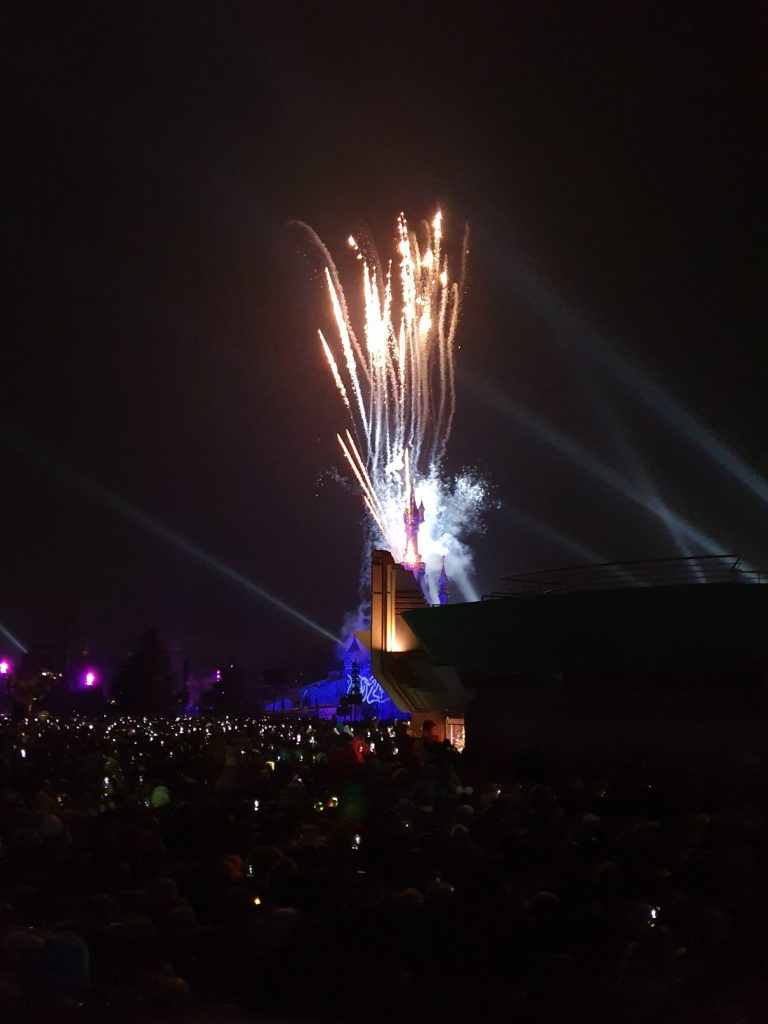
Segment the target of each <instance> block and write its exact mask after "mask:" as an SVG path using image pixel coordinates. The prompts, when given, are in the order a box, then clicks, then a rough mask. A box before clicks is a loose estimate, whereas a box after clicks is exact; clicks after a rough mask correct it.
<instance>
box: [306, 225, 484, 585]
mask: <svg viewBox="0 0 768 1024" xmlns="http://www.w3.org/2000/svg"><path fill="white" fill-rule="evenodd" d="M301 226H302V227H303V228H304V229H305V230H306V231H307V232H308V234H309V236H310V237H311V239H312V241H313V242H314V244H315V245H316V246H317V247H318V249H319V251H320V253H321V254H322V257H323V261H324V263H325V268H324V275H323V277H324V281H325V285H326V287H327V289H328V295H329V298H330V303H331V310H332V313H333V320H334V323H335V328H336V334H337V341H336V343H335V344H332V343H329V342H328V341H327V340H326V336H325V335H324V334H323V333H322V332H319V334H320V340H321V343H322V347H323V352H324V354H325V358H326V360H327V362H328V366H329V369H330V372H331V376H332V378H333V381H334V383H335V385H336V389H337V390H338V392H339V395H340V396H341V398H342V401H343V403H344V405H345V407H346V409H347V410H348V412H349V416H350V419H351V430H347V431H346V432H345V437H342V435H341V434H338V435H337V437H338V442H339V445H340V447H341V450H342V453H343V455H344V458H345V460H346V462H347V463H348V465H349V466H350V468H351V470H352V472H353V474H354V476H355V479H356V480H357V482H358V484H359V486H360V490H361V493H362V496H363V500H364V503H365V507H366V509H367V511H368V513H369V514H370V516H371V520H372V522H373V524H374V526H375V529H376V530H377V531H378V533H379V534H380V535H381V537H380V542H383V543H384V544H386V546H387V547H388V548H389V550H390V551H391V552H392V553H393V555H394V557H395V558H397V559H398V560H399V559H400V558H402V556H403V546H404V540H405V537H404V533H403V510H404V507H405V504H406V501H407V499H408V495H409V492H410V487H411V483H412V484H413V487H414V490H415V493H416V498H417V501H423V503H424V506H425V510H426V512H425V523H424V527H423V528H422V531H421V533H420V534H419V547H420V548H421V555H422V557H423V558H424V560H425V561H426V563H427V576H428V579H429V578H430V577H432V578H433V579H434V578H436V576H437V574H438V573H439V571H440V560H441V558H442V556H444V555H446V556H448V558H449V559H450V560H451V564H452V565H453V567H454V570H455V573H454V575H455V577H456V579H457V581H459V582H460V588H461V590H462V592H463V593H464V595H465V596H466V597H470V598H474V597H476V594H475V593H474V590H473V588H472V585H471V583H470V582H469V576H470V574H471V562H472V559H471V553H470V551H469V549H468V548H467V546H466V544H465V543H464V541H463V540H462V535H463V534H466V533H467V532H469V531H471V530H473V529H477V528H478V527H479V525H480V522H479V521H480V516H481V514H482V508H483V503H484V498H485V489H484V485H483V483H482V481H480V480H479V478H478V477H476V476H474V475H472V474H463V475H462V476H459V477H457V478H456V479H455V480H448V479H447V477H446V476H445V474H444V472H443V468H442V462H443V459H444V457H445V451H446V445H447V442H448V438H449V436H450V432H451V427H452V425H453V418H454V413H455V410H456V394H455V366H454V351H455V339H456V329H457V326H458V321H459V313H460V309H461V294H462V287H463V279H464V273H465V266H466V264H465V258H466V245H467V237H466V235H465V237H464V239H463V251H462V257H461V260H460V272H459V274H458V276H457V277H455V278H454V277H452V274H451V268H450V265H449V259H448V256H447V254H446V252H445V250H444V247H443V220H442V215H441V213H440V212H438V213H437V214H436V215H435V217H434V218H433V220H432V222H431V223H425V224H424V225H423V226H422V229H421V231H420V233H419V235H417V234H416V233H415V232H411V231H410V230H409V227H408V223H407V221H406V218H405V215H404V214H401V215H400V216H399V217H398V219H397V229H396V251H395V257H394V260H391V261H390V262H389V263H388V264H387V265H386V267H384V266H383V265H382V264H381V262H380V260H379V257H378V255H377V253H376V251H375V249H374V248H373V247H372V246H370V245H368V244H367V243H366V242H360V241H358V239H356V238H355V237H353V236H350V238H349V239H348V244H349V248H350V249H351V250H352V252H354V254H355V257H356V259H357V260H359V261H361V262H362V275H361V276H362V323H363V330H362V333H361V334H360V335H359V336H358V335H357V334H356V332H355V329H354V326H353V322H352V319H351V317H350V312H349V304H348V302H347V299H346V297H345V295H344V291H343V289H342V285H341V278H340V276H339V272H338V270H337V268H336V266H335V264H334V262H333V259H332V257H331V254H330V252H329V251H328V249H327V248H326V246H325V245H324V244H323V243H322V241H321V240H320V239H319V237H318V236H317V234H316V233H315V232H314V231H313V230H312V229H311V228H309V227H308V226H307V225H301ZM334 347H335V348H336V353H337V354H334V351H333V348H334Z"/></svg>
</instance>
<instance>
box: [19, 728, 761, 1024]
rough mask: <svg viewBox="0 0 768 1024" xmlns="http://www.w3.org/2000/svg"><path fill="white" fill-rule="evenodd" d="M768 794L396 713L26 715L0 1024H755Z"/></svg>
mask: <svg viewBox="0 0 768 1024" xmlns="http://www.w3.org/2000/svg"><path fill="white" fill-rule="evenodd" d="M767 807H768V805H767V804H766V799H765V789H764V787H762V786H761V784H760V780H756V782H755V785H754V786H753V787H745V786H744V785H743V784H740V785H739V786H738V787H737V786H733V787H731V788H730V789H729V788H728V787H725V788H723V789H722V790H721V791H720V792H718V793H716V794H714V793H710V794H709V795H705V796H703V795H702V794H701V791H700V790H699V791H697V793H696V795H695V796H694V790H693V789H686V787H685V786H682V785H681V784H680V783H679V781H678V780H675V779H667V780H661V779H657V778H654V777H653V775H652V774H649V772H648V770H647V769H646V770H640V769H639V768H634V769H632V770H629V769H627V770H623V771H620V772H618V771H615V770H614V771H613V772H612V773H610V774H605V773H602V772H600V771H599V770H597V769H596V768H594V767H592V768H589V769H586V768H585V770H584V772H583V773H581V774H576V773H571V774H568V775H562V774H559V773H558V771H557V767H556V766H544V765H539V766H538V767H536V768H534V767H533V766H532V765H528V766H527V767H526V768H521V769H520V770H519V771H518V772H517V773H516V774H515V775H514V776H513V775H511V774H509V775H507V776H506V777H503V778H500V777H496V778H489V777H488V776H487V775H486V773H485V772H484V771H483V770H482V768H481V767H479V766H478V765H473V764H469V763H466V761H463V760H462V758H461V757H460V756H459V755H458V754H456V752H455V751H453V750H452V749H451V748H448V747H446V746H443V745H441V744H437V743H429V742H425V741H422V740H421V739H419V740H416V741H413V740H412V739H410V738H409V737H408V736H407V735H406V734H405V732H404V730H402V728H398V730H397V731H396V730H395V729H394V728H387V727H384V726H379V725H370V726H364V727H362V729H361V730H360V740H359V741H353V740H352V739H351V738H350V737H347V736H339V735H338V734H337V733H336V732H335V731H334V730H333V728H332V727H331V726H329V725H327V724H323V723H318V722H313V723H311V724H310V723H309V722H307V721H297V720H295V719H293V720H290V721H289V720H277V719H272V720H270V721H269V722H267V721H266V720H255V719H251V720H239V721H229V722H227V721H224V722H206V721H203V720H200V719H178V720H176V721H149V720H140V719H127V718H123V719H120V720H118V721H116V722H114V723H112V724H109V723H105V722H98V721H95V722H86V721H79V722H75V723H64V722H55V721H50V720H49V721H47V722H34V723H31V722H28V723H22V724H17V725H14V726H6V727H5V732H4V734H3V736H2V746H1V748H0V835H1V837H2V849H1V850H0V856H1V861H2V862H1V864H0V941H2V957H1V958H0V1020H3V1021H15V1020H19V1021H21V1020H41V1021H42V1020H59V1019H61V1020H82V1021H101V1020H107V1021H109V1020H113V1019H114V1020H121V1019H122V1020H130V1021H134V1020H152V1021H154V1020H158V1019H164V1018H176V1019H182V1020H197V1019H201V1020H206V1021H209V1020H213V1021H219V1020H221V1021H226V1020H231V1019H239V1018H241V1017H250V1018H253V1019H256V1020H259V1021H271V1020H287V1021H294V1020H295V1021H299V1020H306V1021H315V1020H339V1021H347V1020H349V1021H372V1020H373V1021H379V1020H381V1021H384V1020H406V1021H409V1020H417V1019H418V1020H439V1021H485V1020H488V1021H495V1020H509V1021H519V1022H523V1024H533V1022H555V1021H557V1022H558V1024H562V1022H566V1021H573V1022H580V1021H585V1022H586V1021H589V1022H592V1021H600V1022H606V1024H608V1022H611V1024H614V1022H616V1024H623V1022H628V1024H629V1022H640V1021H675V1022H680V1024H685V1022H692V1024H693V1022H695V1024H737V1022H744V1024H757V1022H762V1021H765V1020H767V1019H768V814H767V813H766V808H767Z"/></svg>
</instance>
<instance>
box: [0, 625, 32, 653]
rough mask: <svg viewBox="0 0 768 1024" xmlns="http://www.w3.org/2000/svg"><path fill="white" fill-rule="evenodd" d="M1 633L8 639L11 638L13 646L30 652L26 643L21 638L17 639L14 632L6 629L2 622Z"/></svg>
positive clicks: (24, 651)
mask: <svg viewBox="0 0 768 1024" xmlns="http://www.w3.org/2000/svg"><path fill="white" fill-rule="evenodd" d="M0 633H2V634H3V636H4V637H5V638H6V639H7V640H10V641H11V643H12V644H13V646H14V647H16V648H18V650H20V651H21V653H22V654H29V651H28V650H27V648H26V647H25V646H24V644H23V643H22V642H21V641H20V640H17V639H16V637H15V636H14V635H13V633H11V631H10V630H8V629H6V628H5V626H4V625H3V624H2V623H0Z"/></svg>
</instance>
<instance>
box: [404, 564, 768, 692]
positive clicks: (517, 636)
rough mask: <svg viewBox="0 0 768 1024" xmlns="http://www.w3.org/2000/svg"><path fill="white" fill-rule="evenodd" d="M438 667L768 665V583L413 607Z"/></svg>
mask: <svg viewBox="0 0 768 1024" xmlns="http://www.w3.org/2000/svg"><path fill="white" fill-rule="evenodd" d="M404 618H405V620H406V622H407V623H408V626H409V627H410V628H411V629H412V630H413V632H414V633H415V634H416V636H417V637H418V639H419V641H420V643H421V645H422V647H423V648H424V650H426V652H427V653H428V655H429V656H430V658H431V660H432V662H433V663H434V664H435V665H444V666H451V667H453V668H455V669H457V670H459V671H461V672H469V673H478V672H480V673H493V674H495V675H497V676H504V677H506V676H510V675H514V674H516V673H531V672H559V673H568V672H606V671H614V672H617V673H620V672H624V673H626V672H631V673H664V674H669V673H673V674H674V673H690V672H696V673H721V674H722V673H724V672H732V673H734V674H737V673H738V674H744V673H756V672H764V671H765V670H766V666H768V586H764V585H763V586H761V585H757V584H745V583H733V582H731V583H712V584H709V585H696V584H690V585H676V586H673V585H662V586H644V587H643V586H641V587H625V588H624V589H616V590H587V591H566V590H555V591H550V592H549V593H546V594H544V593H541V592H539V593H534V594H524V595H518V596H513V597H506V598H500V599H497V600H490V601H480V602H476V603H473V604H457V605H448V606H445V607H442V608H422V609H413V610H410V611H406V612H404Z"/></svg>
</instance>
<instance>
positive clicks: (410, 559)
mask: <svg viewBox="0 0 768 1024" xmlns="http://www.w3.org/2000/svg"><path fill="white" fill-rule="evenodd" d="M403 522H404V523H405V554H404V555H403V561H402V563H401V564H402V565H403V566H404V567H405V568H406V569H410V570H411V572H412V573H413V575H414V576H415V577H416V579H417V580H418V583H419V586H422V585H423V583H424V577H425V575H426V572H427V566H426V563H425V562H423V561H422V558H421V555H420V554H419V527H420V526H421V524H422V523H423V522H424V502H423V501H422V502H421V503H420V504H419V505H418V507H417V506H416V495H415V494H414V491H413V480H411V493H410V495H409V496H408V504H407V505H406V506H405V512H403Z"/></svg>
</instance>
